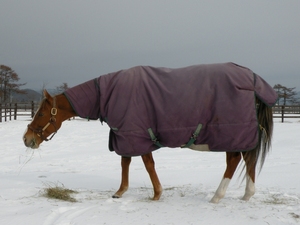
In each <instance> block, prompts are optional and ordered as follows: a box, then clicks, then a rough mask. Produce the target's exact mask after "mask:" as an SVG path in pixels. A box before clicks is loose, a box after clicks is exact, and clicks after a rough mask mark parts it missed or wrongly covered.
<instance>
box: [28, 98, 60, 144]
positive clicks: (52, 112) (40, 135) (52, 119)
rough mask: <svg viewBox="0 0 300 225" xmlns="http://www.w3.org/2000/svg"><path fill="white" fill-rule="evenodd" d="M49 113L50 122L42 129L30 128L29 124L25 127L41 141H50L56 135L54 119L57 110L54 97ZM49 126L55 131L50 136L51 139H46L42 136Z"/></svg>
mask: <svg viewBox="0 0 300 225" xmlns="http://www.w3.org/2000/svg"><path fill="white" fill-rule="evenodd" d="M50 113H51V117H50V120H49V122H48V123H47V124H46V125H45V126H44V127H43V128H37V129H36V128H34V127H32V126H31V124H28V125H27V127H28V128H29V129H30V130H32V131H33V132H35V133H36V135H37V136H38V137H40V138H42V139H43V141H50V140H51V139H52V138H53V136H54V135H55V134H56V133H57V128H56V118H55V116H56V115H57V108H56V98H55V97H54V98H53V107H52V109H51V111H50ZM50 125H52V126H53V127H54V129H55V131H54V133H53V134H52V135H51V137H50V138H49V139H48V138H47V137H45V136H44V132H45V130H46V129H47V128H48V127H49V126H50Z"/></svg>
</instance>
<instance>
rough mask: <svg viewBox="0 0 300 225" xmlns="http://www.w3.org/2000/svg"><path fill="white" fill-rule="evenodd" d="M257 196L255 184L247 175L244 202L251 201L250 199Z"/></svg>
mask: <svg viewBox="0 0 300 225" xmlns="http://www.w3.org/2000/svg"><path fill="white" fill-rule="evenodd" d="M254 194H255V184H254V182H253V180H252V179H251V177H250V176H249V175H248V174H247V175H246V188H245V195H244V197H243V198H242V200H244V201H249V199H250V198H251V197H252V196H253V195H254Z"/></svg>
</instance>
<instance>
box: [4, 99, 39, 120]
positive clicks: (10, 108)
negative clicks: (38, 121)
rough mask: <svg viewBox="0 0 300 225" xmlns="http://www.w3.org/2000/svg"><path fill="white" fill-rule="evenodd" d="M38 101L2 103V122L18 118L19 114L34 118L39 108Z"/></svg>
mask: <svg viewBox="0 0 300 225" xmlns="http://www.w3.org/2000/svg"><path fill="white" fill-rule="evenodd" d="M37 107H38V103H35V102H31V103H5V104H4V103H0V122H3V121H7V120H12V119H14V120H16V119H17V118H18V117H19V116H28V117H29V118H32V117H33V116H34V113H35V111H36V110H37Z"/></svg>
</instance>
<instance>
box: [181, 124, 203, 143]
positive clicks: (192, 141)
mask: <svg viewBox="0 0 300 225" xmlns="http://www.w3.org/2000/svg"><path fill="white" fill-rule="evenodd" d="M201 129H202V124H201V123H199V124H198V126H197V129H196V130H195V132H194V133H193V135H192V137H191V138H190V140H189V142H188V143H186V144H185V145H182V146H181V148H189V147H190V146H191V145H192V144H194V142H195V141H196V139H197V137H198V136H199V133H200V131H201Z"/></svg>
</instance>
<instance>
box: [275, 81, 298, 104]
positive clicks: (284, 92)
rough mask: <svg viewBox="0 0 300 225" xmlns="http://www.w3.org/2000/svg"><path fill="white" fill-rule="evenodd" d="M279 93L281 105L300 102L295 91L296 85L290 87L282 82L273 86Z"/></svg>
mask: <svg viewBox="0 0 300 225" xmlns="http://www.w3.org/2000/svg"><path fill="white" fill-rule="evenodd" d="M273 88H274V89H275V90H276V92H277V94H278V98H279V100H278V103H279V104H280V105H287V103H290V104H299V99H298V98H297V97H296V96H297V92H296V91H295V89H296V88H295V87H293V88H288V87H285V86H283V85H281V84H276V85H274V87H273Z"/></svg>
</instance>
